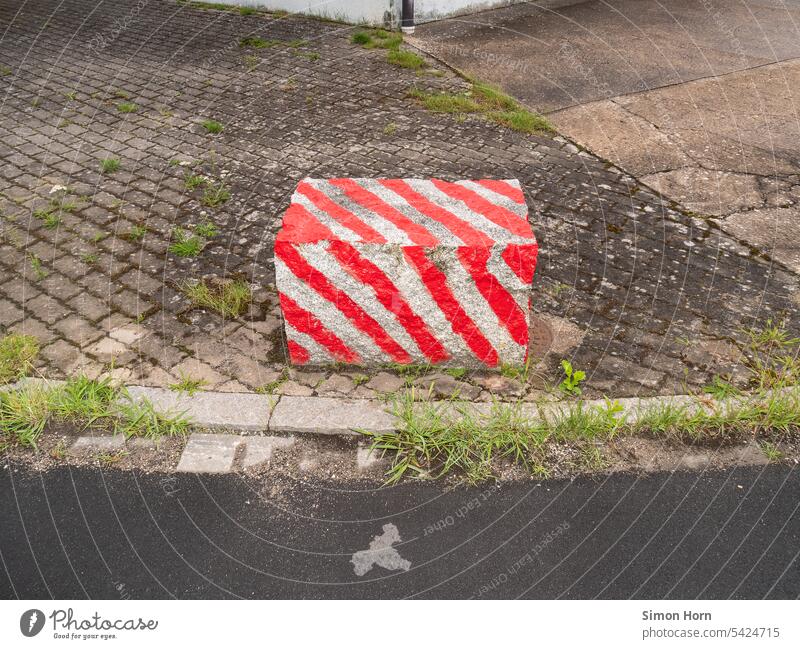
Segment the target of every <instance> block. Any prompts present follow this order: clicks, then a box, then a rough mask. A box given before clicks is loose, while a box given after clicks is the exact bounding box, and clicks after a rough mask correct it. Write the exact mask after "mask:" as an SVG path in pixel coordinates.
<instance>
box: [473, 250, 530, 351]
mask: <svg viewBox="0 0 800 649" xmlns="http://www.w3.org/2000/svg"><path fill="white" fill-rule="evenodd" d="M490 254H491V253H490V251H489V249H488V248H459V249H458V258H459V259H460V260H461V263H462V265H463V266H464V268H466V269H467V272H468V273H469V274H470V275H471V276H472V279H474V280H475V286H477V287H478V290H479V291H480V293H481V295H483V297H484V299H485V300H486V301H487V302H488V303H489V306H490V307H491V308H492V311H494V313H495V315H496V316H497V319H498V320H499V321H500V323H501V324H502V325H503V326H504V327H505V328H506V329H508V333H510V334H511V337H512V338H513V339H514V341H515V342H516V343H517V344H518V345H527V344H528V325H527V323H526V322H525V314H524V313H523V312H522V309H520V308H519V304H517V303H516V301H515V300H514V298H513V297H512V296H511V293H509V292H508V291H507V290H506V289H505V287H504V286H503V285H502V284H501V283H500V282H499V281H498V280H497V278H496V277H495V276H494V275H492V273H490V272H489V270H488V269H487V268H486V262H488V261H489V256H490Z"/></svg>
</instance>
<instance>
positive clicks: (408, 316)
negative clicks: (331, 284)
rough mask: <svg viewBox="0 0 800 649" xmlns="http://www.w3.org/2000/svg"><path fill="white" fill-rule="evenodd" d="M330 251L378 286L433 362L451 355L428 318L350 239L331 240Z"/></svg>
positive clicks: (383, 300) (358, 275) (379, 296)
mask: <svg viewBox="0 0 800 649" xmlns="http://www.w3.org/2000/svg"><path fill="white" fill-rule="evenodd" d="M328 252H330V253H331V254H332V255H333V256H334V257H336V259H337V261H338V262H339V263H340V264H341V266H342V268H344V269H345V270H347V271H348V272H349V273H350V274H351V275H352V276H353V277H355V278H356V279H357V280H358V281H360V282H363V283H364V284H368V285H369V286H371V287H372V288H374V289H375V297H377V299H378V301H379V302H380V303H381V304H382V305H383V307H384V308H385V309H386V310H387V311H389V312H390V313H393V314H394V315H395V316H396V317H397V321H398V322H399V323H400V324H401V325H402V326H403V328H404V329H405V330H406V331H407V332H408V335H409V336H411V337H412V338H413V339H414V342H415V343H417V346H418V347H419V349H420V351H421V352H422V353H423V354H425V356H427V357H428V360H430V362H431V363H441V362H442V361H446V360H447V359H448V358H449V357H450V355H449V354H448V353H447V351H446V350H445V348H444V347H443V346H442V344H441V343H440V342H439V341H438V340H437V339H436V336H434V335H433V333H432V332H431V330H430V329H429V327H428V325H427V324H425V321H424V320H423V319H422V318H420V317H419V316H418V315H417V314H416V313H414V310H413V309H412V308H411V307H410V306H409V304H408V303H407V302H406V301H405V300H404V299H403V295H402V293H400V291H399V290H398V289H397V287H396V286H395V285H394V283H393V282H392V280H390V279H389V278H388V277H387V276H386V274H385V273H384V272H383V271H382V270H381V269H380V268H378V267H377V266H376V265H375V264H373V263H372V262H371V261H369V260H368V259H366V258H364V257H363V256H362V255H360V254H359V252H358V250H356V249H355V248H354V247H353V246H351V245H350V244H349V243H347V242H346V241H331V244H330V246H329V247H328Z"/></svg>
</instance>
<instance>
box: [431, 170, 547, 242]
mask: <svg viewBox="0 0 800 649" xmlns="http://www.w3.org/2000/svg"><path fill="white" fill-rule="evenodd" d="M431 182H432V183H433V184H434V186H435V187H436V188H437V189H439V190H441V191H443V192H444V193H445V194H447V195H448V196H450V197H452V198H455V199H458V200H460V201H461V202H462V203H464V204H465V205H466V206H467V207H468V208H469V209H471V210H472V211H473V212H477V213H478V214H480V215H482V216H485V217H486V218H487V219H489V220H490V221H492V222H493V223H496V224H497V225H499V226H500V227H501V228H505V229H506V230H508V231H509V232H511V233H513V234H516V235H517V236H518V237H526V238H531V237H533V231H532V230H531V226H530V223H528V221H527V220H525V219H523V218H522V217H520V215H519V214H514V212H512V211H511V210H507V209H506V208H505V207H502V206H500V205H496V204H495V203H492V202H491V201H487V200H486V199H485V198H484V197H483V196H481V195H480V194H477V193H475V192H474V191H472V190H471V189H468V188H467V187H464V185H458V184H456V183H449V182H446V181H444V180H438V179H436V178H433V179H432V180H431Z"/></svg>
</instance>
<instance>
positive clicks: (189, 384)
mask: <svg viewBox="0 0 800 649" xmlns="http://www.w3.org/2000/svg"><path fill="white" fill-rule="evenodd" d="M204 385H206V380H205V379H193V378H192V377H190V376H188V375H186V374H181V375H180V381H178V382H177V383H172V384H170V386H169V389H170V390H172V391H173V392H181V393H183V394H186V395H188V396H190V397H193V396H194V395H195V394H197V392H198V391H200V390H201V389H202V388H203V386H204Z"/></svg>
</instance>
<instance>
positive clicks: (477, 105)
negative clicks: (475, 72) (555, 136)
mask: <svg viewBox="0 0 800 649" xmlns="http://www.w3.org/2000/svg"><path fill="white" fill-rule="evenodd" d="M408 94H409V96H410V97H413V98H414V99H416V100H418V101H420V102H421V103H422V105H423V106H425V108H427V109H428V110H430V111H433V112H436V113H450V114H455V115H459V116H463V115H467V114H473V113H475V114H480V115H482V116H483V117H484V118H486V119H488V120H490V121H492V122H495V123H496V124H500V125H501V126H505V127H506V128H510V129H513V130H515V131H519V132H520V133H552V132H554V130H553V127H552V125H551V124H550V122H548V121H547V118H545V117H544V116H542V115H539V114H538V113H535V112H533V111H530V110H528V109H527V108H525V107H523V106H522V105H520V104H519V103H518V102H517V101H516V100H515V99H514V98H512V97H509V96H508V95H506V94H505V93H503V92H501V91H500V90H497V89H496V88H493V87H492V86H489V85H487V84H484V83H479V82H474V83H473V84H472V89H471V91H470V92H469V93H451V92H425V91H422V90H419V89H417V88H412V89H411V90H410V91H409V93H408Z"/></svg>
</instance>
